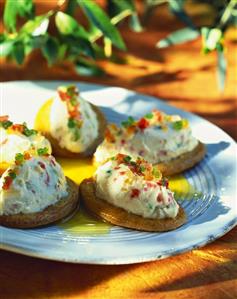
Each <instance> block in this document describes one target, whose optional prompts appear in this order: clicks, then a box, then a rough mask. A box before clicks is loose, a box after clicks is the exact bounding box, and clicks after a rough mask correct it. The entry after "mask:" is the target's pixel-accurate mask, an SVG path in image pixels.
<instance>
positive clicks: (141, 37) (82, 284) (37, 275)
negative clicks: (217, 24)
mask: <svg viewBox="0 0 237 299" xmlns="http://www.w3.org/2000/svg"><path fill="white" fill-rule="evenodd" d="M49 2H50V3H49ZM52 2H53V1H48V3H46V1H39V6H38V9H39V10H45V11H46V10H47V9H48V6H49V5H51V4H52ZM47 5H48V6H47ZM201 11H202V7H199V6H198V7H197V8H195V9H194V8H193V10H192V13H193V16H194V18H195V19H197V20H200V17H202V18H204V17H206V18H208V14H204V15H200V12H201ZM181 26H182V25H181V24H180V23H179V22H178V21H177V20H174V19H173V18H172V17H171V16H170V15H168V14H167V12H166V10H165V9H163V8H162V9H160V10H159V12H158V11H157V12H156V14H155V15H154V16H153V17H152V19H151V20H150V23H149V25H148V27H147V31H146V32H144V33H140V34H136V33H132V32H130V31H129V30H128V29H126V28H123V36H124V38H125V41H126V43H127V45H128V54H124V56H126V58H127V60H128V65H126V66H124V65H116V64H113V63H109V62H100V64H101V66H103V67H104V68H105V69H106V71H107V73H108V76H105V77H100V78H90V79H89V78H83V77H80V76H78V75H76V74H75V73H74V71H73V70H72V67H71V66H70V65H67V66H66V67H65V66H63V67H62V66H56V67H54V68H48V67H47V65H46V63H45V62H44V61H43V60H42V58H41V56H40V54H39V53H35V54H34V55H32V56H31V58H30V59H28V60H27V61H26V63H25V65H24V66H23V67H21V68H20V67H17V66H15V65H14V64H12V63H6V62H5V61H2V62H1V71H0V79H1V81H9V80H26V79H27V80H39V79H47V80H54V79H57V80H61V79H62V80H78V81H89V82H95V83H102V84H108V85H117V86H122V87H126V88H130V89H133V90H136V91H139V92H142V93H145V94H149V95H153V96H155V97H158V98H161V99H164V100H165V101H167V102H168V103H169V104H172V105H175V106H177V107H180V108H182V109H185V110H188V111H191V112H194V113H197V114H199V115H201V116H202V117H204V118H206V119H208V120H209V121H211V122H213V123H215V124H216V125H218V126H220V127H221V128H222V129H223V130H225V131H226V132H227V133H228V134H230V135H231V136H232V137H233V138H235V139H237V131H236V125H237V119H236V99H237V59H236V55H234V52H235V53H236V51H237V32H236V31H235V30H230V31H229V32H228V34H227V41H226V46H227V48H228V51H227V60H228V65H229V67H228V75H227V82H226V87H225V90H224V92H223V93H220V92H219V91H218V89H217V84H216V77H215V65H216V56H215V54H211V55H208V56H203V55H201V54H200V40H196V41H193V42H189V43H187V44H183V45H179V46H175V47H172V48H169V49H165V50H159V51H158V50H157V49H155V47H154V45H155V42H156V41H157V40H158V39H160V38H161V37H164V36H165V35H166V34H167V33H168V32H170V31H171V30H173V29H177V28H180V27H181ZM233 196H236V194H233ZM0 265H1V267H0V286H1V288H0V289H1V291H0V297H1V298H4V299H5V298H6V299H11V298H24V299H25V298H37V299H38V298H164V299H165V298H169V299H171V298H203V299H204V298H205V299H206V298H212V299H215V298H220V299H224V298H237V228H234V229H232V230H231V231H230V232H229V233H227V234H226V235H225V236H223V237H222V238H220V239H218V240H216V241H215V242H213V243H212V244H210V245H207V246H205V247H203V248H201V249H197V250H193V251H192V252H188V253H184V254H181V255H179V256H174V257H170V258H168V259H165V260H160V261H155V262H150V263H142V264H134V265H120V266H97V265H82V264H66V263H62V262H53V261H47V260H40V259H35V258H31V257H27V256H22V255H18V254H14V253H10V252H6V251H1V252H0Z"/></svg>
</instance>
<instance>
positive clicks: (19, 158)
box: [15, 153, 24, 163]
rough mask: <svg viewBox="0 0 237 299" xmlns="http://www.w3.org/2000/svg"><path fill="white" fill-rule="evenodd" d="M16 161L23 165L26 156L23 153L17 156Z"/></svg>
mask: <svg viewBox="0 0 237 299" xmlns="http://www.w3.org/2000/svg"><path fill="white" fill-rule="evenodd" d="M15 161H16V162H18V163H22V162H23V161H24V155H23V154H21V153H18V154H16V156H15Z"/></svg>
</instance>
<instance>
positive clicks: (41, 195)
mask: <svg viewBox="0 0 237 299" xmlns="http://www.w3.org/2000/svg"><path fill="white" fill-rule="evenodd" d="M16 158H17V160H16V164H14V165H11V166H10V167H9V168H8V169H7V170H6V171H5V172H4V174H3V175H2V177H1V179H0V188H1V189H0V215H15V214H18V213H23V214H27V213H34V212H41V211H43V210H44V209H45V208H46V207H48V206H50V205H53V204H55V203H56V202H58V201H59V200H60V199H61V198H63V197H65V196H67V194H68V192H67V181H66V178H65V176H64V174H63V172H62V169H61V167H60V165H59V164H58V163H57V162H56V161H55V159H54V157H53V156H50V155H45V156H44V155H43V156H34V157H31V156H30V154H29V153H25V154H24V155H23V154H17V156H16Z"/></svg>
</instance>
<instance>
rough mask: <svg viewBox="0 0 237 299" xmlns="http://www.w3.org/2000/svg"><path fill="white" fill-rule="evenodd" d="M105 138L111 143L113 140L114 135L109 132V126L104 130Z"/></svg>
mask: <svg viewBox="0 0 237 299" xmlns="http://www.w3.org/2000/svg"><path fill="white" fill-rule="evenodd" d="M105 139H106V140H107V141H108V142H111V143H113V142H115V137H114V135H113V134H112V133H111V131H110V129H109V128H107V129H106V130H105Z"/></svg>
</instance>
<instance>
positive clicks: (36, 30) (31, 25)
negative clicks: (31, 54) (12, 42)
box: [19, 12, 52, 36]
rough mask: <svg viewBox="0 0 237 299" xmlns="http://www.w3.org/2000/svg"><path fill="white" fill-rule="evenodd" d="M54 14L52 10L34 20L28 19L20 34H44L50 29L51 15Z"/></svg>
mask: <svg viewBox="0 0 237 299" xmlns="http://www.w3.org/2000/svg"><path fill="white" fill-rule="evenodd" d="M51 15H52V12H49V13H48V14H46V15H42V16H38V17H35V18H34V19H33V20H29V21H27V22H26V23H25V24H24V25H23V26H22V28H21V30H20V31H19V33H20V34H24V33H26V34H31V35H33V36H39V35H43V34H45V33H46V32H47V30H48V25H49V17H50V16H51Z"/></svg>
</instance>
